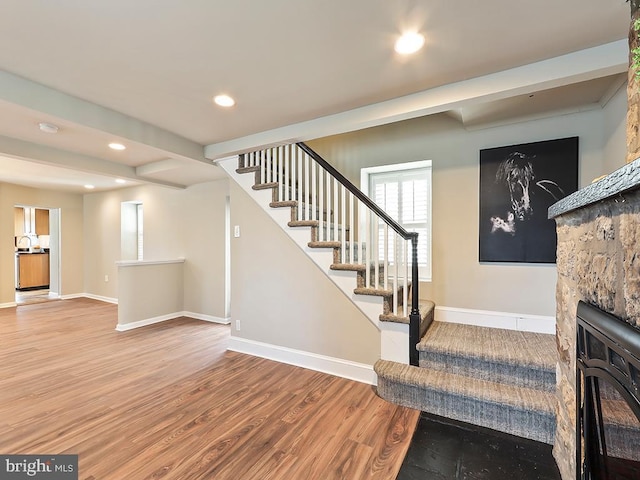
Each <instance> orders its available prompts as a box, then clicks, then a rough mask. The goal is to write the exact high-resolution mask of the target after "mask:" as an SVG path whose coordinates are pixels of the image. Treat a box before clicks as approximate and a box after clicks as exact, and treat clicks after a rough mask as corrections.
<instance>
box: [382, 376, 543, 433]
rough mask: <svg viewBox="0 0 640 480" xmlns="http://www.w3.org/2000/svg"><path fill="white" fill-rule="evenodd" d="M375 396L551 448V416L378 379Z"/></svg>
mask: <svg viewBox="0 0 640 480" xmlns="http://www.w3.org/2000/svg"><path fill="white" fill-rule="evenodd" d="M377 389H378V395H380V396H381V397H382V398H384V399H385V400H387V401H389V402H392V403H396V404H399V405H402V406H405V407H409V408H415V409H418V410H421V411H424V412H428V413H433V414H435V415H440V416H443V417H447V418H452V419H454V420H458V421H461V422H466V423H471V424H473V425H479V426H481V427H486V428H491V429H493V430H498V431H500V432H504V433H508V434H511V435H516V436H518V437H523V438H528V439H531V440H535V441H538V442H544V443H548V444H553V440H554V435H555V415H554V414H553V413H550V412H538V411H531V410H522V409H519V408H516V407H513V406H511V405H504V404H496V403H493V402H488V401H484V400H478V399H475V398H470V397H465V396H460V395H456V394H452V393H449V392H443V391H440V390H435V389H428V388H420V387H416V386H412V385H405V384H400V383H397V382H393V381H389V380H388V379H385V378H380V377H378V387H377Z"/></svg>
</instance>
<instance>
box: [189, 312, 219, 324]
mask: <svg viewBox="0 0 640 480" xmlns="http://www.w3.org/2000/svg"><path fill="white" fill-rule="evenodd" d="M182 316H183V317H189V318H194V319H196V320H202V321H205V322H213V323H221V324H223V325H230V324H231V318H222V317H214V316H213V315H205V314H204V313H194V312H182Z"/></svg>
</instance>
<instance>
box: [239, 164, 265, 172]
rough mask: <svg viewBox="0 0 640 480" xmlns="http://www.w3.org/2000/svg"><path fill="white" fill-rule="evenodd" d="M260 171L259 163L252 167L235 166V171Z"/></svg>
mask: <svg viewBox="0 0 640 480" xmlns="http://www.w3.org/2000/svg"><path fill="white" fill-rule="evenodd" d="M259 171H260V166H259V165H254V166H252V167H240V168H236V173H240V174H242V173H253V172H259Z"/></svg>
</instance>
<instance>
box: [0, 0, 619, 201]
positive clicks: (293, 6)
mask: <svg viewBox="0 0 640 480" xmlns="http://www.w3.org/2000/svg"><path fill="white" fill-rule="evenodd" d="M629 17H630V15H629V5H628V4H627V3H626V2H625V1H624V0H562V1H558V0H538V1H537V2H526V3H525V2H514V1H513V0H484V1H479V0H467V1H465V2H451V1H447V0H394V1H389V0H348V1H345V0H322V1H311V0H269V1H268V2H267V1H259V0H234V1H233V2H230V1H222V0H182V1H180V2H176V1H175V0H135V1H131V0H110V1H108V2H86V1H80V0H57V1H55V2H53V1H51V0H3V1H2V9H1V14H0V45H2V48H1V49H0V69H1V71H0V154H4V155H5V156H6V158H5V159H2V160H1V161H0V181H6V182H9V181H10V182H14V183H23V184H30V183H29V182H35V178H34V177H35V176H36V175H34V174H33V172H38V174H39V175H37V176H38V177H40V178H38V182H40V183H37V186H42V183H43V182H45V184H46V182H47V178H50V188H58V187H59V188H67V189H71V190H75V191H80V190H78V188H79V187H78V185H81V184H84V183H95V184H96V185H100V186H99V189H106V188H112V187H113V184H114V179H115V178H117V177H120V178H125V179H127V180H128V181H129V183H128V185H131V184H136V183H143V182H154V183H162V184H167V185H173V186H177V187H184V186H188V185H192V184H194V183H199V182H202V181H208V180H212V179H216V178H221V177H222V176H223V173H222V172H221V171H220V169H218V168H217V167H215V166H213V165H212V164H211V162H210V161H209V160H207V159H205V151H204V146H206V145H209V147H208V148H207V156H209V157H211V158H214V157H220V156H223V155H225V154H230V153H233V152H235V151H238V150H241V149H242V148H248V147H255V146H259V145H260V144H263V143H274V142H283V141H287V140H291V139H310V138H314V136H316V137H317V136H322V135H324V134H327V133H339V132H340V131H347V130H350V129H356V128H362V127H363V126H371V125H372V124H373V123H377V124H381V123H386V122H390V121H394V120H397V119H401V118H409V117H411V116H418V115H421V114H427V113H439V112H436V110H438V108H435V107H433V105H432V107H433V108H431V110H430V109H429V108H426V107H425V106H424V105H423V106H422V107H421V108H419V109H416V108H413V110H412V111H411V112H409V110H411V108H409V107H407V105H408V102H409V101H410V100H411V101H412V99H413V100H416V99H422V100H424V99H425V98H428V96H429V95H431V97H429V98H434V96H435V95H436V92H438V95H441V94H442V91H443V90H442V88H443V87H442V86H443V85H448V84H453V85H454V86H459V87H460V88H459V89H458V90H459V92H458V93H457V94H456V95H457V96H456V95H453V97H455V98H456V101H455V102H449V103H447V102H440V104H439V111H440V112H441V111H448V112H449V114H450V115H452V116H454V117H456V118H458V119H459V120H460V121H461V122H462V123H463V124H464V125H465V126H466V127H467V128H480V127H481V126H482V125H488V124H493V123H496V122H505V121H509V120H510V119H513V118H515V117H523V116H532V115H533V116H539V115H544V114H546V113H548V112H549V111H553V110H567V109H581V108H585V107H587V106H588V107H589V108H597V107H598V106H600V107H601V106H602V104H604V103H606V101H607V100H608V98H609V97H610V96H611V94H612V93H611V92H612V91H615V89H616V88H618V87H620V85H621V84H622V83H623V82H624V73H623V72H624V70H625V69H626V67H625V65H624V61H623V60H625V59H624V58H623V55H626V52H622V54H619V51H620V50H621V48H622V47H621V46H622V45H623V42H620V41H621V40H624V39H625V38H626V36H627V33H628V27H629ZM405 29H416V30H419V31H420V32H422V33H423V34H424V35H425V37H426V46H425V48H424V49H423V50H421V51H420V52H419V53H418V54H416V55H414V56H412V57H400V56H398V55H397V54H395V52H394V51H393V42H394V40H395V39H396V38H397V36H398V35H399V34H400V33H401V32H402V31H403V30H405ZM611 42H617V43H615V44H611ZM605 44H610V47H611V49H609V50H599V49H598V48H599V46H601V45H605ZM594 47H596V48H594ZM581 51H584V52H587V53H584V54H582V56H581V53H580V52H581ZM611 51H614V52H616V54H615V55H614V56H615V59H613V58H612V57H613V56H612V55H611V54H610V53H608V52H611ZM575 52H578V53H575ZM561 56H565V57H561ZM556 57H560V59H561V60H556V63H555V64H553V65H555V66H554V68H553V69H551V68H548V71H545V70H546V69H547V67H548V66H549V65H551V63H548V59H554V58H556ZM621 58H622V60H620V59H621ZM625 61H626V60H625ZM545 62H546V63H545ZM529 64H533V65H535V66H536V68H537V70H536V71H535V72H536V76H539V75H542V76H541V77H540V78H539V79H538V80H537V81H536V82H534V81H532V80H530V82H529V84H527V81H526V79H523V78H522V75H520V76H519V77H518V75H515V73H518V72H520V73H522V72H526V71H527V70H526V68H527V67H526V66H527V65H529ZM584 65H587V67H586V68H585V67H584ZM589 65H593V66H592V67H590V66H589ZM565 66H566V72H564V73H561V74H559V73H558V72H560V71H563V68H565ZM529 71H532V70H529ZM496 72H500V73H499V74H497V73H496ZM508 72H514V75H511V76H509V75H508ZM492 75H501V76H496V77H492ZM545 75H546V76H547V77H546V79H545V78H544V76H545ZM531 77H532V76H531V75H528V76H527V78H528V79H530V78H531ZM494 78H495V79H499V80H500V81H499V82H498V81H495V82H489V80H490V79H494ZM536 78H538V77H536ZM477 79H484V80H485V83H492V84H493V85H494V86H495V87H497V86H498V85H499V86H500V92H498V91H495V92H493V94H492V95H485V96H477V95H475V94H474V93H472V90H473V89H474V88H476V87H477V86H478V85H479V83H478V82H477V81H476V80H477ZM474 81H476V83H473V82H474ZM500 82H502V83H500ZM509 82H511V83H509ZM463 87H464V88H463ZM450 90H451V89H450ZM476 90H477V88H476ZM463 91H464V92H463ZM218 93H228V94H230V95H232V96H233V97H235V99H236V101H237V105H236V106H235V107H233V108H232V109H229V110H223V109H221V108H219V107H216V106H214V105H213V104H212V102H211V98H212V96H214V95H216V94H218ZM532 94H533V97H531V95H532ZM448 95H450V96H451V91H449V93H448ZM453 97H451V98H453ZM403 102H404V103H403ZM363 109H369V110H367V111H368V112H372V111H373V109H376V112H377V113H376V114H375V115H374V116H375V120H372V119H371V118H370V119H369V120H367V121H366V122H364V121H360V120H359V121H356V120H354V119H355V118H356V117H357V115H356V114H355V113H354V115H352V116H351V117H349V115H350V112H361V113H362V112H365V110H363ZM382 110H385V112H388V113H380V112H382ZM349 118H351V120H349ZM42 121H46V122H50V123H54V124H56V125H58V126H59V127H60V131H59V133H58V134H55V135H52V134H45V133H42V132H40V131H39V130H38V128H37V124H38V122H42ZM114 140H118V141H120V142H122V143H124V144H126V145H127V147H128V148H127V150H125V152H113V151H111V150H109V149H108V148H106V144H107V143H108V142H110V141H114ZM15 158H21V159H22V161H23V162H27V163H26V165H29V163H28V161H35V162H37V163H35V164H31V170H30V169H29V168H26V169H23V170H24V171H26V173H24V171H23V172H22V173H20V172H21V171H22V170H21V169H20V168H18V165H23V166H24V165H25V163H18V162H17V161H16V160H15ZM49 168H55V169H54V170H49ZM65 172H67V174H68V179H66V178H65ZM79 172H81V173H79ZM79 178H80V179H82V180H83V181H82V182H80V183H73V182H74V181H75V182H77V181H78V179H79ZM33 184H34V185H36V183H33ZM125 185H127V184H125Z"/></svg>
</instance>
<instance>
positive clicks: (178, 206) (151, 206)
mask: <svg viewBox="0 0 640 480" xmlns="http://www.w3.org/2000/svg"><path fill="white" fill-rule="evenodd" d="M227 195H228V181H227V180H226V179H225V180H220V181H216V182H207V183H202V184H199V185H195V186H192V187H189V188H187V189H184V190H181V189H172V188H165V187H158V186H149V185H145V186H140V187H131V188H126V189H121V190H115V191H111V192H105V193H92V194H88V195H85V201H84V241H85V245H87V250H86V254H85V261H84V277H85V291H86V292H87V293H90V294H93V295H97V296H102V297H107V298H116V297H117V295H118V283H117V268H116V261H118V260H121V259H122V258H121V251H120V249H121V245H120V214H121V208H120V207H121V203H122V202H131V201H137V202H141V203H142V204H143V211H144V259H145V260H167V259H175V258H179V257H184V258H185V259H186V261H185V264H184V309H185V310H186V311H188V312H194V313H199V314H205V315H211V316H214V317H219V318H224V317H225V313H226V312H225V302H224V292H225V275H224V273H225V269H224V267H225V263H224V261H225V257H224V251H225V248H224V247H225V241H226V240H225V231H224V218H225V217H224V215H225V199H226V197H227ZM105 275H108V276H109V281H108V282H105V281H104V277H105Z"/></svg>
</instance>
